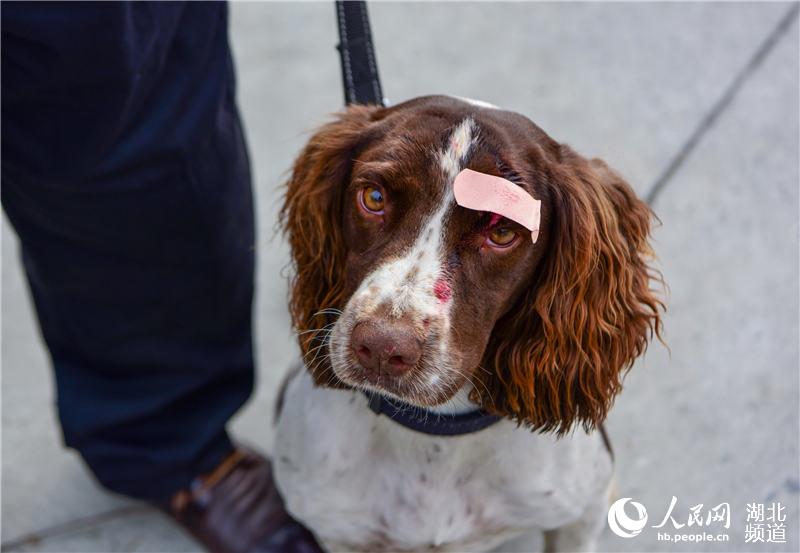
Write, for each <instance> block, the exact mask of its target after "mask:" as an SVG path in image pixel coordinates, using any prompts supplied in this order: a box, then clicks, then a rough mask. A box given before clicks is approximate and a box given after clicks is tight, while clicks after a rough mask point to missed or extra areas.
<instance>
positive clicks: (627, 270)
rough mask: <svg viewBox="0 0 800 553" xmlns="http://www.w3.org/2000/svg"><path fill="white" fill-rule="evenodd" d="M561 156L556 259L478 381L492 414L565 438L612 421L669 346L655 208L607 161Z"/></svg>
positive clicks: (554, 195)
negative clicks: (640, 367)
mask: <svg viewBox="0 0 800 553" xmlns="http://www.w3.org/2000/svg"><path fill="white" fill-rule="evenodd" d="M561 154H562V155H561V163H560V164H558V165H557V166H556V167H554V168H553V169H552V171H551V174H550V175H549V179H550V180H551V181H552V182H551V183H550V184H549V185H548V195H549V196H550V198H551V200H552V202H551V209H552V211H553V213H552V214H551V217H550V222H549V226H548V227H547V232H549V235H550V240H549V247H548V250H547V252H546V253H545V258H544V259H543V260H542V265H541V266H540V267H539V270H538V271H537V273H536V275H535V276H534V278H533V280H532V281H531V283H530V285H529V287H528V289H526V290H525V292H524V293H523V294H522V296H521V297H520V299H519V300H518V301H517V303H516V304H515V306H514V307H513V308H512V309H511V310H510V311H509V312H508V313H507V314H506V315H505V316H504V317H503V318H502V319H501V320H500V321H498V324H497V325H496V326H495V329H494V331H493V333H492V336H491V338H490V342H489V346H488V348H487V350H486V354H485V356H484V360H483V367H484V368H486V369H489V370H488V371H487V372H486V373H483V371H479V373H480V374H478V375H476V376H478V378H480V379H481V380H482V381H483V384H485V387H484V386H478V387H476V388H475V391H474V392H473V394H474V396H475V397H474V398H473V399H475V400H477V401H478V402H480V403H481V404H482V405H483V406H484V407H485V408H486V409H487V410H489V411H490V412H493V413H496V414H501V415H504V416H509V417H511V418H513V419H515V420H517V421H518V422H519V423H521V424H524V425H527V426H529V427H531V428H533V429H535V430H540V431H555V432H557V433H558V434H563V433H566V432H568V431H569V430H570V429H571V428H573V426H574V424H575V423H581V424H582V425H583V426H584V428H585V429H586V430H587V431H588V430H590V429H592V428H594V427H596V426H597V425H598V424H600V423H601V422H602V421H603V420H604V419H605V417H606V415H607V413H608V410H609V409H610V407H611V405H612V403H613V401H614V397H615V396H616V395H617V394H618V393H619V391H620V390H621V388H622V377H623V376H624V373H626V372H627V370H629V369H630V367H631V365H632V364H633V361H634V359H636V357H638V356H639V355H641V354H642V353H643V352H644V351H645V349H646V348H647V344H648V341H649V340H650V339H651V338H652V337H653V334H654V333H655V335H657V336H658V337H659V338H660V336H661V313H662V312H663V309H664V305H663V303H662V301H661V300H660V298H659V296H658V295H657V294H656V293H655V292H654V291H653V290H651V288H650V284H651V281H653V282H657V283H662V280H661V275H660V273H659V272H658V271H655V270H653V269H651V268H650V267H649V266H648V262H649V261H650V260H651V258H652V251H651V249H650V246H649V243H648V238H649V234H650V223H651V218H652V212H651V211H650V208H649V207H648V206H647V205H646V204H645V203H644V202H642V201H641V200H639V199H638V198H637V197H636V195H635V193H634V192H633V190H632V189H631V187H630V186H629V185H628V184H627V183H626V182H625V181H624V180H622V178H621V177H619V176H618V175H617V174H616V173H614V172H613V171H612V170H611V169H609V168H608V166H607V165H606V164H605V163H603V162H602V161H599V160H591V161H587V160H585V159H584V158H582V157H580V156H578V155H577V154H575V153H574V152H573V151H572V150H571V149H569V148H568V147H565V146H564V147H562V152H561ZM482 391H483V392H484V393H481V392H482ZM485 396H488V397H485Z"/></svg>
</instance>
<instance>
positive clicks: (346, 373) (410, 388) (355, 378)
mask: <svg viewBox="0 0 800 553" xmlns="http://www.w3.org/2000/svg"><path fill="white" fill-rule="evenodd" d="M333 373H334V374H335V375H336V377H337V378H338V379H339V380H340V381H341V382H342V383H343V384H345V385H346V386H349V387H351V388H354V389H357V390H361V391H364V392H366V393H368V394H376V393H377V394H380V395H382V396H386V397H388V398H391V399H394V400H398V401H402V402H403V403H408V404H410V405H415V406H417V407H423V408H425V407H437V406H439V405H442V404H444V403H447V402H448V401H449V400H450V399H451V398H452V397H453V395H454V394H455V393H456V392H457V391H458V388H459V386H460V384H457V383H453V384H452V385H450V386H442V385H441V384H439V383H438V380H439V377H438V376H434V375H421V374H417V375H414V374H406V375H402V376H391V375H376V376H371V375H368V374H367V372H366V371H364V370H362V369H361V368H360V367H359V366H358V365H357V364H355V363H353V364H351V365H349V366H345V367H337V366H336V365H334V366H333ZM425 382H427V383H428V385H423V384H422V383H425Z"/></svg>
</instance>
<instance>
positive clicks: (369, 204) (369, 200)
mask: <svg viewBox="0 0 800 553" xmlns="http://www.w3.org/2000/svg"><path fill="white" fill-rule="evenodd" d="M359 201H360V202H361V207H363V208H364V209H365V210H366V211H368V212H369V213H374V214H376V215H381V214H382V213H383V204H384V198H383V192H381V191H380V190H379V189H378V188H376V187H374V186H365V187H364V188H362V189H361V192H359Z"/></svg>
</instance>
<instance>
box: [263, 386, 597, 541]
mask: <svg viewBox="0 0 800 553" xmlns="http://www.w3.org/2000/svg"><path fill="white" fill-rule="evenodd" d="M274 466H275V477H276V481H277V484H278V487H279V489H280V491H281V494H282V495H283V497H284V499H285V500H286V504H287V508H288V510H289V512H290V513H291V514H292V515H293V516H295V517H296V518H298V519H299V520H301V521H302V522H304V523H305V524H306V525H307V526H308V527H309V528H311V530H312V531H313V532H314V533H315V534H316V535H317V536H318V537H319V538H320V539H321V540H322V542H323V543H324V545H325V546H326V547H327V548H328V549H330V550H332V551H418V550H427V551H487V550H489V549H491V548H493V547H496V546H498V545H500V544H502V543H503V542H505V541H507V540H509V539H512V538H514V537H516V536H518V535H520V534H522V533H525V532H528V531H530V530H532V529H550V528H555V527H558V526H562V525H564V524H568V523H570V522H573V521H574V520H576V519H577V518H578V517H579V516H580V515H581V513H582V512H583V511H584V509H585V507H586V505H587V503H588V502H589V501H591V500H593V499H594V498H596V497H597V495H598V494H602V493H603V490H605V488H606V486H607V484H608V481H609V480H610V478H611V461H610V458H609V456H608V453H607V452H606V451H605V449H604V447H603V445H602V442H601V439H600V437H599V436H598V435H597V434H596V433H595V434H590V435H586V434H585V433H583V432H582V431H580V430H578V431H576V432H575V433H573V434H571V435H569V436H567V437H565V438H562V439H556V438H554V437H553V436H551V435H540V434H534V433H531V432H530V431H529V430H526V429H524V428H518V427H517V426H516V425H515V424H514V423H512V422H510V421H501V422H500V423H498V424H496V425H494V426H492V427H490V428H488V429H486V430H483V431H480V432H477V433H474V434H469V435H466V436H458V437H434V436H427V435H424V434H420V433H417V432H414V431H411V430H408V429H405V428H403V427H401V426H399V425H397V424H395V423H394V422H392V421H391V420H389V419H387V418H386V417H384V416H377V415H375V414H374V413H373V412H372V411H370V410H369V408H368V406H367V401H366V398H365V397H364V396H363V395H362V394H361V393H359V392H348V391H340V390H331V389H323V388H315V387H314V386H313V383H312V381H311V378H310V376H309V375H308V373H307V372H306V371H302V372H300V373H299V374H298V375H296V376H295V377H294V379H293V380H292V382H290V383H289V386H288V388H287V390H286V395H285V398H284V404H283V410H282V413H281V416H280V419H279V421H278V426H277V434H276V440H275V451H274Z"/></svg>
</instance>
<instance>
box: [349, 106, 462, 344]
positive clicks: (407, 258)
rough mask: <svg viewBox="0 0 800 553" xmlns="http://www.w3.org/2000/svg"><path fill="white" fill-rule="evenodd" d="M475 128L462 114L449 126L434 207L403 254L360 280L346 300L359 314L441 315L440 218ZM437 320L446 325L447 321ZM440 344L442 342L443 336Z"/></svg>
mask: <svg viewBox="0 0 800 553" xmlns="http://www.w3.org/2000/svg"><path fill="white" fill-rule="evenodd" d="M476 130H477V129H476V126H475V122H474V121H473V120H472V118H471V117H467V118H466V119H464V120H463V121H461V123H459V124H458V125H457V126H456V127H455V128H454V129H453V132H452V133H451V134H450V137H449V139H448V141H447V146H446V147H445V148H444V149H443V150H441V151H439V152H437V154H436V156H435V158H436V160H437V162H438V163H439V167H440V169H441V170H442V171H443V173H444V177H445V178H444V179H443V184H444V187H445V189H444V191H443V194H442V195H441V200H440V202H439V205H438V206H437V208H436V210H435V211H434V212H433V214H432V215H431V216H430V217H429V218H428V220H427V221H426V222H425V223H424V224H423V225H422V228H421V230H420V233H419V234H418V235H417V237H416V239H415V241H414V244H413V245H412V247H411V249H410V250H409V251H408V252H407V253H406V254H405V255H403V256H402V257H400V258H396V259H393V260H391V261H389V262H387V263H384V264H383V265H382V266H380V267H379V268H378V269H376V270H375V271H374V272H373V273H372V274H371V275H369V276H368V277H367V278H365V279H364V282H363V283H362V284H361V286H360V287H359V289H358V290H357V291H356V293H355V294H354V295H353V299H352V300H351V301H354V302H358V303H359V304H360V308H361V309H362V310H363V311H365V312H366V313H364V314H368V313H369V312H370V311H371V310H373V309H376V308H378V307H379V306H381V305H387V304H388V305H389V306H390V314H391V316H394V317H401V316H404V315H408V314H412V315H413V316H414V317H415V318H417V319H420V320H421V319H424V318H433V317H437V316H442V315H445V314H446V312H447V310H446V309H445V310H444V312H443V310H442V307H443V304H444V303H447V302H446V301H442V300H440V299H439V298H437V297H436V295H435V293H434V285H435V284H436V281H437V280H438V279H439V278H441V277H442V276H443V269H442V258H443V257H444V252H443V251H442V242H443V239H444V228H445V222H446V221H445V216H446V214H447V213H448V210H449V209H450V207H451V206H452V205H453V203H454V197H453V179H454V178H455V177H456V175H458V173H459V172H460V171H461V169H462V168H463V164H464V162H465V161H466V158H467V155H468V154H469V151H470V148H471V147H472V146H473V144H474V142H475V138H476ZM445 307H446V306H445ZM442 322H443V323H444V324H445V325H446V324H447V321H446V320H445V321H442ZM441 345H442V346H444V345H445V343H444V340H443V342H442V344H441Z"/></svg>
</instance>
